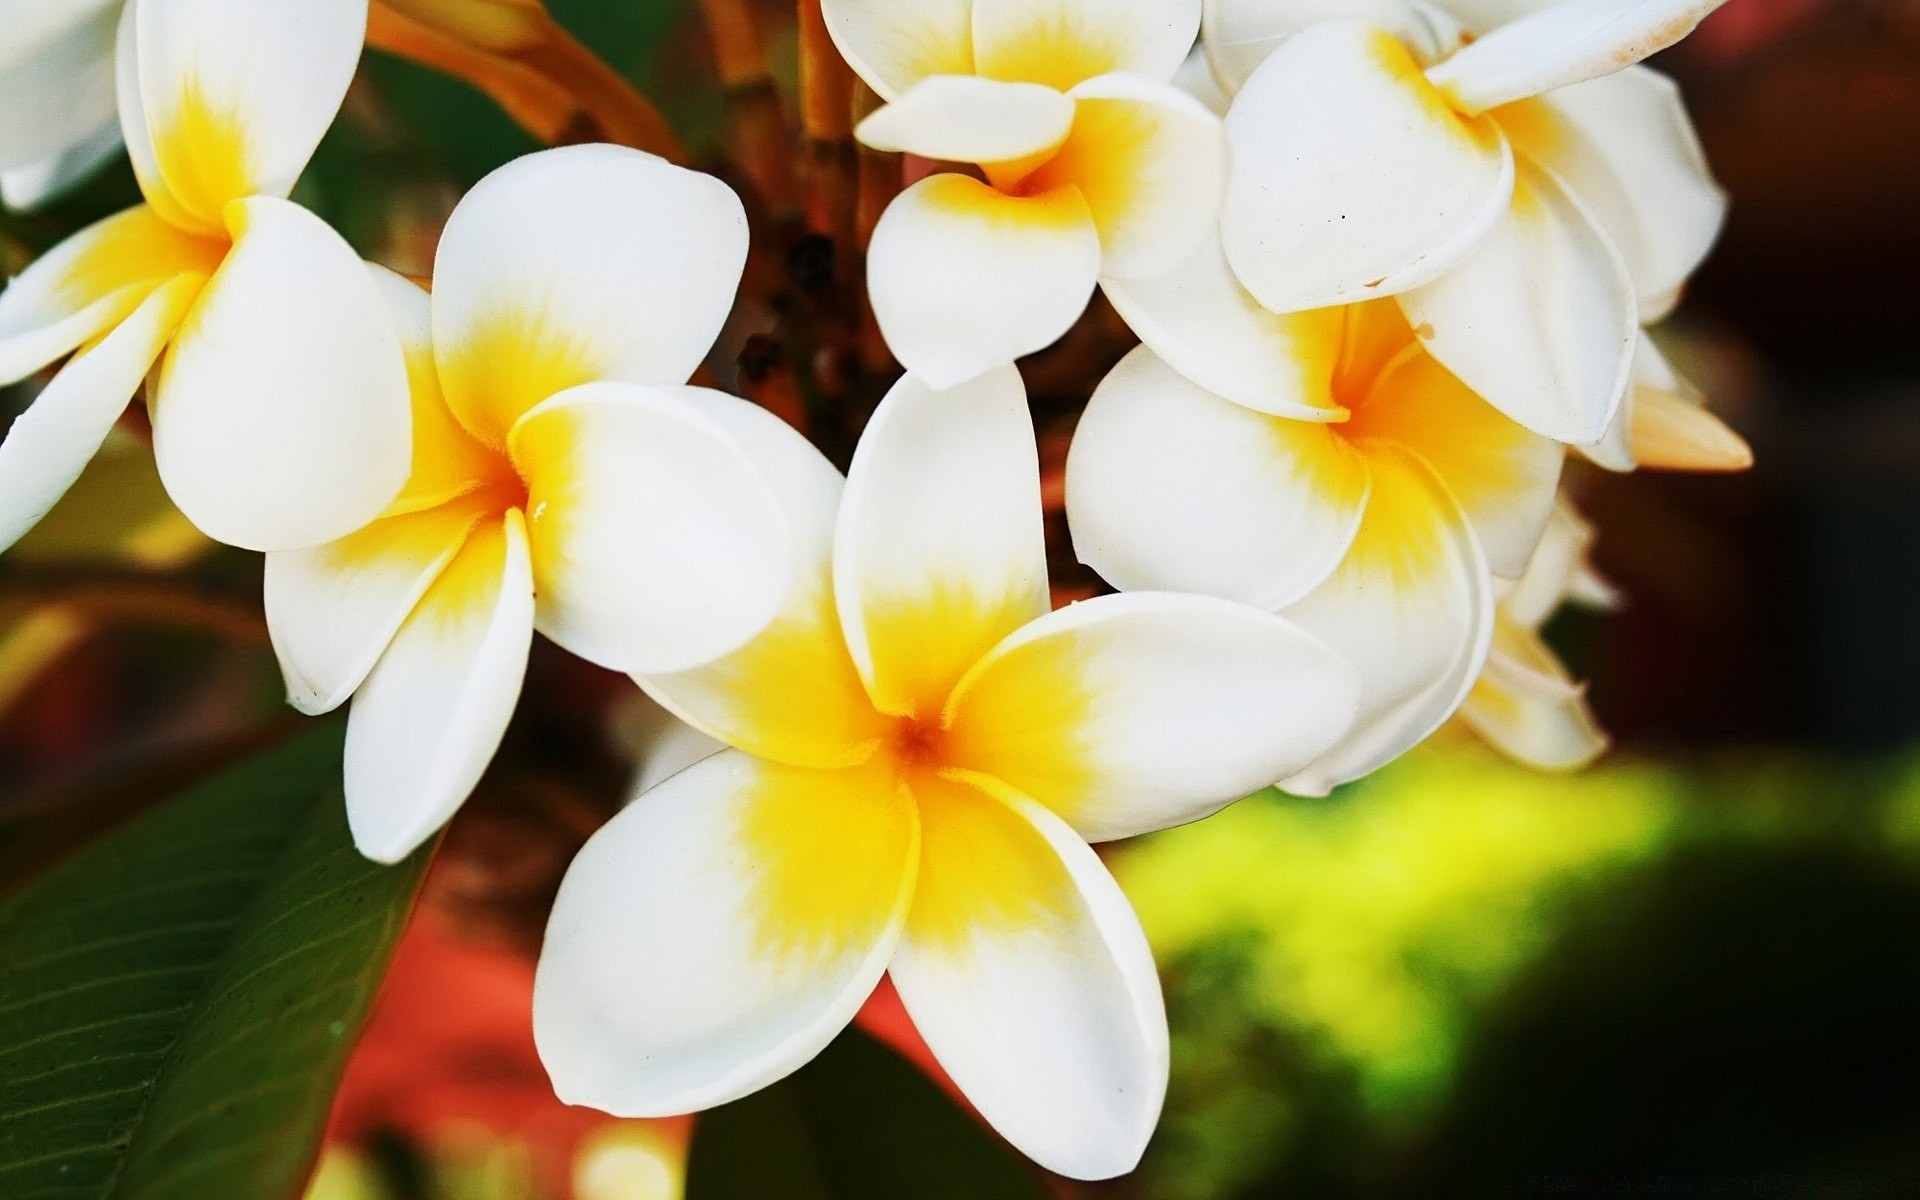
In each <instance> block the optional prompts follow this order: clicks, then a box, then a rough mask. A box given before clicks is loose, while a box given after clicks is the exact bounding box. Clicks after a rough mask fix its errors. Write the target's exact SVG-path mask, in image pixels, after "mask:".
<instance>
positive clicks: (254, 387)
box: [0, 0, 408, 550]
mask: <svg viewBox="0 0 1920 1200" xmlns="http://www.w3.org/2000/svg"><path fill="white" fill-rule="evenodd" d="M366 16H367V12H366V0H276V2H275V3H272V4H262V3H259V2H258V0H133V2H132V3H129V4H128V5H127V6H126V10H125V12H124V13H123V14H122V17H121V24H120V31H119V40H118V68H119V97H120V119H121V127H122V132H123V133H124V134H125V135H126V140H127V145H128V148H129V150H130V152H131V154H132V157H133V163H134V168H135V171H136V173H137V174H138V175H139V179H140V188H141V191H142V192H143V193H144V195H145V197H146V203H145V204H143V205H141V206H140V207H138V208H134V209H130V210H128V211H126V212H124V213H121V214H119V215H118V216H114V217H109V218H107V219H106V220H104V221H102V222H100V223H98V224H96V225H93V226H91V227H90V228H87V229H85V230H82V231H81V232H80V233H77V234H75V235H74V236H73V237H71V238H69V239H67V240H66V241H65V242H63V243H61V244H60V245H59V246H56V247H55V248H54V249H53V250H51V251H49V252H48V253H47V254H46V255H45V256H43V257H42V258H41V259H40V260H39V261H38V262H36V263H35V264H34V265H33V266H31V267H30V268H28V269H27V270H26V271H25V272H24V273H22V274H21V275H20V276H19V278H17V279H15V280H14V281H13V283H12V284H11V285H10V286H9V287H8V288H7V290H6V291H5V292H4V293H0V383H11V382H14V381H17V380H20V379H23V378H25V377H26V376H28V375H30V374H32V373H33V372H35V371H37V370H39V369H41V368H42V367H45V366H46V365H47V364H49V363H51V362H53V361H55V360H57V359H58V358H59V357H60V356H62V355H64V354H67V353H69V352H70V351H75V350H77V351H78V352H77V353H75V354H74V356H73V358H72V360H71V361H70V362H68V363H67V364H66V366H65V367H64V368H63V369H62V370H61V371H60V373H59V375H57V376H56V377H55V378H54V380H53V382H52V383H51V384H49V385H48V387H47V389H46V391H45V392H43V393H42V394H41V395H40V397H39V398H38V399H37V400H36V401H35V402H34V404H33V407H32V408H30V409H29V410H28V411H27V412H26V413H25V414H24V415H23V416H21V417H20V418H19V420H18V421H16V422H15V423H14V426H13V428H12V430H11V431H10V432H9V433H8V435H7V440H6V442H5V444H4V445H0V548H4V547H6V546H9V545H11V544H12V543H13V542H14V541H15V540H16V539H17V538H18V537H19V536H20V535H21V534H22V533H23V532H25V531H26V530H27V529H28V528H31V527H32V525H33V524H34V522H36V521H37V520H39V518H40V517H41V516H42V515H43V514H44V513H45V512H46V511H47V509H48V508H50V507H51V506H52V505H53V503H54V502H55V501H56V500H58V499H59V498H60V496H61V495H62V494H63V493H64V492H65V491H66V489H67V488H68V487H69V486H70V485H71V484H72V482H73V480H74V479H75V478H77V477H78V476H79V474H80V472H81V470H82V469H83V468H84V467H85V466H86V463H87V461H88V459H90V458H91V457H92V456H93V453H94V452H95V451H96V450H97V449H98V448H99V446H100V443H101V441H102V440H103V439H104V438H105V437H106V435H107V432H108V431H109V430H110V429H111V428H112V427H113V425H114V422H115V421H116V420H117V419H118V418H119V416H120V413H121V411H122V410H123V409H125V407H126V405H127V402H128V400H129V398H130V397H132V395H133V394H134V392H135V391H136V390H137V389H138V387H139V385H140V381H141V380H142V379H143V378H145V377H146V375H147V373H148V371H149V369H150V368H152V367H153V366H154V364H155V363H156V362H159V370H158V373H157V375H156V376H155V379H154V382H153V386H152V387H151V389H150V393H151V395H150V407H151V409H152V417H153V448H154V455H155V458H156V459H157V461H158V464H159V469H160V477H161V479H162V480H163V481H164V482H165V483H166V486H167V491H168V493H169V494H170V495H171V496H172V497H173V500H174V502H175V503H176V504H177V505H179V507H180V509H181V511H182V512H184V513H185V514H186V515H187V517H188V518H189V519H190V520H192V521H193V523H194V524H195V525H197V526H198V527H199V528H200V529H201V531H202V532H204V533H206V534H207V535H208V536H210V537H213V538H215V539H217V540H219V541H223V542H227V543H230V544H232V545H236V546H242V547H245V548H248V549H254V550H269V549H281V548H287V547H294V546H310V545H314V544H317V543H319V542H324V541H326V540H328V539H330V538H334V537H338V536H340V535H341V534H344V533H346V532H348V531H349V530H352V529H355V528H358V527H359V526H361V525H364V524H365V523H366V522H367V521H369V520H371V519H372V518H373V517H374V516H376V515H378V514H379V512H380V510H381V509H382V508H384V507H385V506H386V504H387V503H388V501H390V500H392V499H393V496H394V494H395V493H396V492H397V491H398V490H399V489H400V486H401V484H402V483H403V482H404V481H405V479H406V474H407V460H408V436H407V428H408V414H407V381H406V368H405V365H404V363H403V362H402V359H401V354H400V346H399V343H398V340H397V339H396V338H395V336H394V333H393V323H392V321H391V320H389V319H388V318H387V316H386V311H385V306H384V305H383V304H382V303H381V302H380V297H379V292H378V290H377V289H376V287H375V286H374V284H373V282H372V280H371V279H370V278H369V276H368V274H367V271H366V268H365V267H364V266H363V265H362V264H361V262H360V259H359V257H358V256H357V255H355V254H354V252H353V250H352V249H351V248H350V247H349V246H348V245H347V243H346V242H345V241H343V240H341V238H340V236H339V235H338V234H336V233H334V232H333V231H332V230H331V229H329V228H328V227H327V226H326V225H325V224H324V223H323V222H322V221H321V220H320V219H319V218H317V217H315V216H314V215H313V214H311V213H309V212H307V211H306V210H305V209H303V208H301V207H299V206H298V205H295V204H292V203H290V202H289V201H287V200H286V199H284V198H283V197H285V196H286V195H287V193H288V192H289V190H291V188H292V187H293V184H294V181H295V180H296V179H297V178H298V177H299V175H300V172H301V171H302V170H303V169H304V168H305V166H306V163H307V160H308V158H309V157H311V156H312V154H313V150H314V147H315V146H316V145H318V144H319V141H320V138H321V135H322V134H324V133H325V132H326V130H327V127H328V126H329V125H330V124H332V122H333V118H334V115H335V113H336V112H337V110H338V109H339V107H340V102H341V99H342V97H343V96H344V95H345V94H346V90H347V85H348V83H349V82H350V81H351V79H352V77H353V72H354V67H355V64H356V63H357V62H358V61H359V57H360V46H361V42H362V39H363V37H364V34H365V29H366ZM163 351H164V352H165V357H164V360H163V359H162V358H161V355H162V352H163Z"/></svg>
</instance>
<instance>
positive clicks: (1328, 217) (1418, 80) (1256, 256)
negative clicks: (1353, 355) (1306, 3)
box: [1221, 21, 1513, 312]
mask: <svg viewBox="0 0 1920 1200" xmlns="http://www.w3.org/2000/svg"><path fill="white" fill-rule="evenodd" d="M1302 113H1325V114H1328V115H1327V118H1326V119H1325V120H1303V119H1302V118H1301V114H1302ZM1227 144H1228V148H1229V151H1230V155H1231V158H1230V161H1231V168H1230V170H1229V172H1228V182H1227V198H1226V209H1225V212H1224V215H1223V218H1222V224H1221V232H1222V237H1223V240H1224V242H1225V245H1226V250H1227V260H1228V261H1229V262H1230V263H1232V264H1233V269H1234V271H1235V273H1236V274H1238V275H1239V276H1240V279H1241V281H1242V282H1243V283H1245V284H1246V285H1247V288H1248V290H1249V291H1251V292H1252V293H1253V294H1254V295H1255V296H1257V297H1259V299H1260V302H1261V303H1262V304H1264V305H1266V306H1267V307H1268V308H1270V309H1272V310H1273V311H1275V312H1293V311H1296V310H1298V309H1304V308H1323V307H1326V306H1328V305H1332V304H1343V303H1349V302H1352V301H1357V300H1370V299H1375V298H1378V297H1380V296H1387V295H1392V294H1394V293H1396V292H1402V291H1405V290H1406V289H1408V288H1411V287H1417V286H1419V285H1420V284H1422V283H1426V282H1428V281H1429V280H1431V279H1433V278H1435V277H1436V276H1438V275H1440V274H1441V273H1442V272H1445V271H1447V270H1448V269H1450V268H1451V267H1453V266H1455V265H1457V264H1458V263H1459V262H1461V261H1462V260H1463V259H1465V258H1466V257H1467V255H1468V254H1470V253H1472V251H1473V249H1474V247H1475V246H1477V245H1478V244H1479V243H1480V242H1481V241H1482V240H1483V239H1484V238H1485V237H1486V235H1487V233H1488V232H1489V231H1490V230H1491V229H1492V228H1493V227H1494V225H1495V224H1496V223H1497V222H1498V221H1499V219H1500V217H1501V215H1502V214H1503V213H1504V212H1505V211H1506V209H1507V204H1508V198H1509V197H1510V196H1511V195H1512V191H1513V154H1512V151H1511V150H1510V149H1509V147H1508V146H1507V143H1506V139H1505V138H1503V137H1502V136H1501V135H1500V131H1499V129H1498V127H1497V126H1495V125H1494V124H1493V123H1492V122H1491V121H1466V120H1463V119H1462V118H1461V117H1459V116H1458V115H1457V114H1455V113H1454V112H1453V111H1452V110H1451V109H1449V108H1448V107H1447V106H1446V104H1445V103H1444V102H1443V101H1442V100H1441V99H1440V97H1439V96H1438V95H1436V94H1435V93H1434V91H1433V88H1432V87H1431V86H1430V85H1429V84H1428V83H1427V81H1426V80H1425V79H1424V78H1422V77H1421V75H1420V69H1419V66H1418V64H1416V63H1415V61H1414V60H1413V59H1412V58H1411V57H1410V56H1409V55H1408V54H1407V52H1406V50H1405V49H1404V48H1403V47H1402V46H1401V45H1400V43H1399V42H1397V41H1395V40H1394V39H1393V36H1392V35H1391V34H1389V33H1387V32H1386V31H1384V30H1380V29H1373V28H1370V27H1368V26H1365V25H1360V24H1357V23H1354V22H1347V21H1335V22H1330V23H1327V24H1324V25H1316V26H1314V27H1312V28H1311V29H1308V30H1306V31H1305V32H1303V33H1299V34H1296V35H1294V36H1293V37H1290V38H1288V39H1287V40H1286V41H1285V42H1283V43H1282V44H1281V45H1280V48H1279V49H1277V50H1275V51H1274V53H1273V55H1272V56H1271V57H1270V58H1268V59H1267V61H1266V63H1265V64H1264V65H1263V66H1261V68H1260V69H1259V70H1258V71H1256V72H1254V74H1253V77H1252V78H1251V79H1249V80H1248V81H1247V85H1246V87H1244V88H1243V89H1241V92H1240V94H1239V96H1238V97H1236V98H1235V100H1234V103H1233V109H1232V111H1230V112H1228V114H1227Z"/></svg>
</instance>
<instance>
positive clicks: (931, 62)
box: [820, 0, 973, 100]
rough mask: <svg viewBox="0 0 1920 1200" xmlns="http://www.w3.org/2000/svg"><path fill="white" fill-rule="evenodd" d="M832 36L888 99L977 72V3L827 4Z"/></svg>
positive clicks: (891, 0)
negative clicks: (932, 81) (935, 79)
mask: <svg viewBox="0 0 1920 1200" xmlns="http://www.w3.org/2000/svg"><path fill="white" fill-rule="evenodd" d="M820 9H821V12H822V14H823V15H824V16H825V17H826V24H827V33H828V34H829V35H830V36H831V37H832V38H833V44H834V45H835V46H836V47H838V48H839V50H840V53H841V55H842V56H844V57H845V58H846V60H847V62H848V63H849V64H850V65H851V66H852V67H853V69H854V70H855V71H856V72H857V73H858V74H859V76H860V78H861V79H864V80H865V81H866V83H867V86H868V87H871V88H872V89H873V90H874V91H876V92H878V93H879V94H880V96H881V98H882V99H885V100H895V99H898V98H899V97H900V95H901V94H902V93H904V92H906V91H907V89H909V88H911V87H912V86H913V85H914V84H916V83H919V82H920V81H921V80H923V79H926V78H928V77H929V76H932V75H971V74H973V0H821V4H820Z"/></svg>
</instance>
